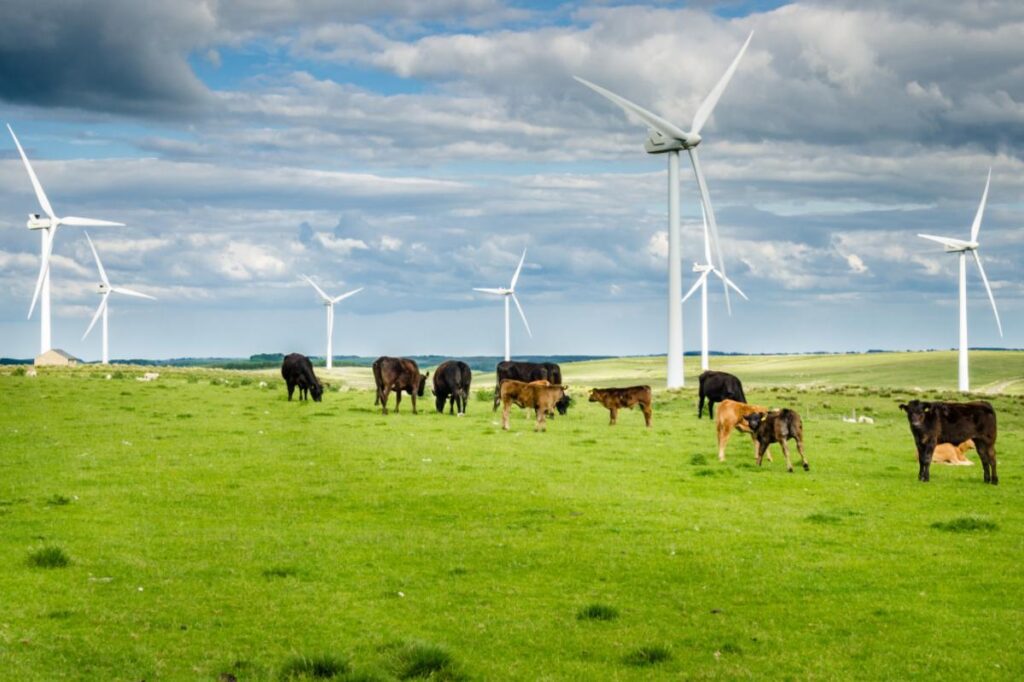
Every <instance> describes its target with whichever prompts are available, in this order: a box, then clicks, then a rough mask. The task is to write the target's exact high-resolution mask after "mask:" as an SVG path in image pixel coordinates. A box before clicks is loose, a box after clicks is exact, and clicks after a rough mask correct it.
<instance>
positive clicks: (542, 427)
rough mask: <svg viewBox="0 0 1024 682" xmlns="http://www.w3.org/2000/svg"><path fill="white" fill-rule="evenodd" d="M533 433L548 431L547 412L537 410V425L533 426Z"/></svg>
mask: <svg viewBox="0 0 1024 682" xmlns="http://www.w3.org/2000/svg"><path fill="white" fill-rule="evenodd" d="M533 430H534V431H547V430H548V413H547V410H541V409H538V410H537V423H536V424H534V425H533Z"/></svg>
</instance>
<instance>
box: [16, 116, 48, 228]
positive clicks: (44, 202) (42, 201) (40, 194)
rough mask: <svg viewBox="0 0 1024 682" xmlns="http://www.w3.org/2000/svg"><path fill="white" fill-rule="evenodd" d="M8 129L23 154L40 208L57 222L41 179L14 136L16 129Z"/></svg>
mask: <svg viewBox="0 0 1024 682" xmlns="http://www.w3.org/2000/svg"><path fill="white" fill-rule="evenodd" d="M7 129H8V130H10V131H11V137H13V138H14V144H15V146H17V147H18V153H19V154H21V160H22V161H24V162H25V170H27V171H28V179H29V180H31V181H32V189H34V190H35V191H36V199H37V200H39V206H40V207H42V209H43V212H44V213H46V215H48V216H50V218H51V219H53V220H57V216H56V215H55V214H54V212H53V207H52V206H50V200H49V199H47V198H46V192H44V191H43V186H42V185H41V184H39V178H37V177H36V172H35V171H34V170H32V164H31V163H29V162H28V157H27V156H25V150H24V149H22V148H21V143H20V142H18V136H17V135H15V134H14V129H13V128H11V124H10V123H8V124H7Z"/></svg>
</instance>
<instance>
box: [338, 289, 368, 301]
mask: <svg viewBox="0 0 1024 682" xmlns="http://www.w3.org/2000/svg"><path fill="white" fill-rule="evenodd" d="M364 288H365V287H359V288H358V289H354V290H353V291H350V292H348V293H347V294H342V295H341V296H338V297H336V298H332V299H331V303H338V302H339V301H344V300H345V299H346V298H348V297H349V296H355V295H356V294H358V293H359V292H360V291H362V290H363V289H364Z"/></svg>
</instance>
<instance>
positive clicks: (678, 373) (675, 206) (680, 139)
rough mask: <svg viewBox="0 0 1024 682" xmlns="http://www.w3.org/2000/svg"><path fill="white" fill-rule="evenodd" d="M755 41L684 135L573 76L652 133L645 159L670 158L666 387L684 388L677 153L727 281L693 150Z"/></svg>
mask: <svg viewBox="0 0 1024 682" xmlns="http://www.w3.org/2000/svg"><path fill="white" fill-rule="evenodd" d="M753 37H754V32H753V31H751V32H750V35H749V36H747V40H746V42H745V43H743V47H741V48H740V51H739V53H738V54H737V55H736V58H735V59H733V60H732V64H730V65H729V68H728V69H726V71H725V74H723V75H722V77H721V78H720V79H719V81H718V83H717V84H715V87H714V88H712V89H711V92H710V93H709V94H708V96H707V98H706V99H705V100H704V101H703V102H702V103H701V105H700V107H698V108H697V113H696V114H695V115H694V117H693V123H692V124H691V125H690V130H689V131H688V132H687V131H685V130H683V129H682V128H680V127H678V126H677V125H675V124H674V123H671V122H669V121H667V120H665V119H664V118H662V117H661V116H658V115H657V114H655V113H652V112H650V111H648V110H647V109H644V108H643V107H641V106H639V105H637V104H634V103H633V102H630V101H629V100H627V99H625V98H623V97H619V96H618V95H616V94H615V93H614V92H611V91H610V90H606V89H604V88H602V87H601V86H599V85H595V84H594V83H591V82H590V81H588V80H584V79H582V78H580V77H578V76H573V78H575V79H576V80H577V81H579V82H580V83H582V84H583V85H585V86H587V87H588V88H590V89H591V90H593V91H594V92H596V93H597V94H599V95H601V96H602V97H605V98H607V99H609V100H611V101H612V102H614V103H615V104H617V105H619V106H620V107H622V109H624V110H625V111H626V113H627V114H633V115H634V116H637V117H638V118H640V119H641V120H642V121H643V122H644V123H646V124H647V125H648V126H649V128H650V134H649V136H648V138H647V140H646V141H645V142H644V149H646V150H647V153H648V154H666V153H667V154H668V377H667V381H666V383H667V385H668V388H680V387H682V386H683V384H684V379H683V311H682V306H681V305H680V303H679V301H680V300H681V298H682V293H683V272H682V262H681V256H680V249H681V246H680V235H679V152H680V151H681V150H686V151H687V152H688V153H689V155H690V162H691V164H692V165H693V172H694V175H696V176H697V186H698V188H699V189H700V195H701V201H702V202H703V204H704V206H705V207H706V208H707V216H708V222H709V223H710V226H711V235H712V236H713V237H714V242H715V251H716V255H717V256H718V265H719V270H721V272H722V276H723V278H724V277H725V265H724V263H723V262H722V253H721V249H720V248H719V246H718V223H717V222H715V211H714V209H713V208H712V207H711V197H710V196H709V195H708V187H707V183H706V182H705V181H704V172H703V170H701V165H700V159H699V157H698V155H697V145H699V144H700V142H701V136H700V131H701V129H703V127H704V124H705V123H707V120H708V118H710V116H711V112H712V111H714V109H715V105H716V104H718V100H719V98H720V97H721V96H722V93H723V92H724V91H725V88H726V86H727V85H728V84H729V81H730V80H731V79H732V75H733V74H734V73H735V72H736V67H737V66H738V65H739V63H740V59H742V58H743V53H744V52H746V51H747V46H748V45H750V39H751V38H753ZM724 282H725V280H724V279H723V287H724V288H725V305H726V308H727V309H728V310H729V312H730V314H731V313H732V304H731V303H730V302H729V287H728V286H727V285H725V284H724Z"/></svg>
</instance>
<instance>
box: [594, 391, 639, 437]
mask: <svg viewBox="0 0 1024 682" xmlns="http://www.w3.org/2000/svg"><path fill="white" fill-rule="evenodd" d="M590 402H592V403H601V404H602V405H604V406H605V407H606V408H608V412H609V413H610V415H611V420H610V421H609V422H608V425H609V426H615V422H616V420H617V418H618V416H619V410H620V409H622V408H629V409H632V408H633V406H635V405H639V406H640V409H641V410H643V411H644V423H645V424H647V428H651V387H650V386H630V387H629V388H595V389H592V390H591V391H590Z"/></svg>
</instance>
